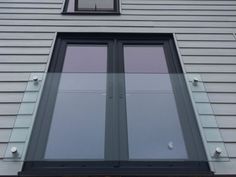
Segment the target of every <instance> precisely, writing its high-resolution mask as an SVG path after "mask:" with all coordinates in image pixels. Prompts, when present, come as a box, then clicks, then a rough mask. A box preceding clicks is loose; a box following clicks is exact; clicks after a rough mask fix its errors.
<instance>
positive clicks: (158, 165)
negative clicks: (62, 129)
mask: <svg viewBox="0 0 236 177" xmlns="http://www.w3.org/2000/svg"><path fill="white" fill-rule="evenodd" d="M116 39H119V40H120V41H122V42H121V43H117V46H116V47H117V48H119V50H118V53H115V52H114V48H113V46H112V45H111V43H112V42H111V41H113V40H116ZM78 41H79V43H81V42H82V43H83V44H107V45H108V58H109V57H116V56H114V55H117V57H118V58H119V57H120V56H122V55H124V54H123V50H122V47H121V45H122V44H132V45H133V44H140V43H142V44H144V45H145V44H155V45H156V44H160V45H163V46H165V47H164V51H165V54H166V58H167V59H166V60H167V65H168V68H171V70H170V73H173V74H182V73H183V70H182V67H181V63H180V61H179V58H178V55H177V50H176V46H175V43H174V40H173V35H172V34H142V35H140V34H137V33H133V34H132V33H124V34H116V33H114V34H113V33H110V34H105V33H100V34H97V33H96V34H95V33H58V35H57V41H56V44H55V47H54V51H53V55H52V60H51V62H50V65H49V72H55V73H60V72H61V71H62V67H63V62H64V56H65V50H66V46H67V45H68V44H77V43H78ZM114 53H115V54H114ZM122 66H123V64H120V65H117V60H116V59H114V61H113V62H110V64H109V63H108V65H107V71H108V73H114V71H115V73H122V72H124V68H122ZM114 68H116V69H114ZM58 77H59V76H58ZM179 79H180V80H178V81H179V82H180V83H181V84H179V86H180V85H181V86H180V87H179V86H178V88H176V89H179V91H180V92H185V93H188V90H187V86H186V85H183V83H185V84H186V82H185V80H184V79H183V78H179ZM59 80H60V78H58V79H55V76H54V77H53V78H51V77H50V76H48V77H47V78H46V81H45V82H46V83H45V86H44V88H43V93H44V94H43V95H42V98H41V101H40V104H39V108H38V112H37V115H36V120H35V123H34V127H33V132H32V135H31V138H30V143H29V147H28V151H27V155H26V160H25V162H24V165H23V170H22V172H20V173H19V174H20V175H23V176H24V175H30V176H63V175H66V176H69V175H86V176H97V175H104V176H107V175H108V176H109V175H121V176H126V175H132V176H133V175H139V176H151V175H152V176H153V175H156V176H159V175H169V176H171V175H185V176H196V175H199V176H208V175H211V174H212V173H211V172H210V169H209V165H208V162H207V160H202V161H180V162H178V161H173V162H167V161H166V162H164V161H161V162H150V161H147V162H132V163H131V162H126V161H121V162H114V161H103V162H88V161H86V162H81V161H79V162H75V161H73V162H72V161H67V162H60V161H55V162H49V161H43V160H42V161H40V160H34V159H41V158H42V157H43V156H42V155H44V152H45V151H43V149H44V148H42V146H45V143H46V140H45V137H47V136H48V133H49V130H50V121H51V119H52V116H50V115H51V114H52V111H53V108H54V107H53V106H54V104H52V102H53V100H52V99H50V100H48V95H49V94H50V96H51V97H56V94H57V91H56V90H57V86H58V84H59ZM178 81H177V82H178ZM174 82H176V80H175V81H174ZM48 83H50V84H48ZM48 85H49V86H50V87H48ZM52 85H53V87H51V86H52ZM177 85H178V84H177ZM181 96H183V95H181ZM184 97H185V98H184V99H185V101H184V103H191V98H190V96H186V94H185V95H184ZM54 101H55V100H54ZM45 103H47V104H45ZM48 105H51V107H50V106H49V107H48ZM177 105H178V106H181V107H182V108H180V109H182V110H183V111H185V114H187V115H188V118H189V119H190V120H186V119H185V120H184V119H180V121H181V125H182V124H185V123H186V121H188V123H189V122H191V124H192V126H191V128H190V127H189V128H187V129H185V131H186V132H187V133H186V132H183V135H184V136H186V137H185V140H186V138H187V139H189V138H193V137H194V138H196V139H195V140H194V142H197V143H195V144H190V146H195V147H194V148H196V149H198V152H200V154H201V155H202V156H204V157H205V158H206V154H205V149H204V146H203V142H202V139H201V135H200V132H199V129H198V126H197V122H196V118H195V115H194V110H193V107H192V105H189V104H177ZM46 107H47V108H46ZM186 107H188V109H186ZM178 109H179V108H178ZM45 110H51V111H49V112H48V111H47V113H48V114H46V115H45ZM50 117H51V119H50ZM42 127H43V132H42V131H41V130H42ZM190 132H192V133H193V132H194V133H195V135H194V136H193V137H192V136H188V134H189V133H190ZM42 140H44V143H41V142H42ZM39 142H40V143H39ZM191 148H192V147H190V149H191ZM37 149H38V150H37ZM191 153H192V152H191ZM193 158H194V157H193ZM206 159H207V158H206Z"/></svg>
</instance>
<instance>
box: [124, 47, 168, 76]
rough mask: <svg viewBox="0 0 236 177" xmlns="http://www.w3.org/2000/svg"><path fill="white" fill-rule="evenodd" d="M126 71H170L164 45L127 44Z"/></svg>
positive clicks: (125, 55) (125, 52)
mask: <svg viewBox="0 0 236 177" xmlns="http://www.w3.org/2000/svg"><path fill="white" fill-rule="evenodd" d="M124 58H125V72H126V73H168V69H167V64H166V58H165V53H164V49H163V47H162V46H154V45H153V46H152V45H145V46H140V45H137V46H135V45H125V46H124Z"/></svg>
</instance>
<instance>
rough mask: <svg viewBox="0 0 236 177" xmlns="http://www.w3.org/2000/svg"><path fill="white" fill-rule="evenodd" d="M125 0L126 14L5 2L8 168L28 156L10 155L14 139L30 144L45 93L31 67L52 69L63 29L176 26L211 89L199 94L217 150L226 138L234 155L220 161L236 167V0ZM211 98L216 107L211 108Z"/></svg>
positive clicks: (2, 121)
mask: <svg viewBox="0 0 236 177" xmlns="http://www.w3.org/2000/svg"><path fill="white" fill-rule="evenodd" d="M121 4H122V6H121V9H122V12H121V13H122V14H121V15H111V16H99V15H97V16H88V15H82V16H76V15H61V11H62V5H63V0H1V1H0V175H15V174H16V173H17V172H18V171H19V170H20V168H21V163H20V162H9V163H6V162H4V161H3V159H4V157H6V156H8V155H10V154H9V147H11V145H13V144H12V143H17V146H19V148H20V149H21V151H22V152H23V149H25V147H24V143H25V141H26V139H27V137H28V136H29V126H30V125H31V124H32V122H31V120H32V113H33V112H34V103H35V102H36V100H37V93H38V90H37V88H35V87H34V86H32V85H31V86H29V85H28V80H29V79H30V77H31V73H43V72H45V71H46V69H47V64H48V62H49V58H50V52H51V50H52V43H53V40H54V36H55V32H131V33H132V32H140V33H175V37H176V40H177V45H178V48H179V53H180V56H181V60H182V62H183V64H184V69H185V71H186V72H187V73H188V74H198V75H199V74H200V76H201V79H202V81H203V84H204V89H205V91H200V92H199V93H196V95H197V96H196V97H195V99H196V100H195V101H196V104H197V105H200V106H199V108H198V110H199V116H200V118H201V123H202V127H203V129H204V132H205V134H206V135H205V136H206V139H207V143H208V146H209V147H207V148H208V150H209V151H210V153H211V154H212V153H213V152H214V148H215V147H216V146H219V145H223V147H224V148H225V149H226V151H225V152H224V156H225V157H229V160H228V161H227V162H214V166H215V172H216V174H236V136H235V135H236V38H235V36H234V35H233V33H235V32H236V1H234V0H121ZM26 89H28V90H29V91H30V93H28V94H29V95H28V96H25V94H24V92H25V90H26ZM206 94H207V99H206V97H204V96H206ZM207 104H210V108H211V110H212V112H211V111H209V110H208V112H206V109H205V107H204V106H205V105H207ZM19 112H20V113H22V115H21V116H20V119H19ZM214 121H215V122H214ZM13 127H15V128H14V131H13ZM12 133H13V135H12ZM219 143H221V144H219ZM14 145H15V144H14ZM1 159H2V160H1Z"/></svg>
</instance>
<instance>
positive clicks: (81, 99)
mask: <svg viewBox="0 0 236 177" xmlns="http://www.w3.org/2000/svg"><path fill="white" fill-rule="evenodd" d="M105 93H106V74H79V75H78V74H72V73H67V74H65V73H64V74H62V75H61V80H60V84H59V90H58V94H57V98H56V102H55V108H54V112H53V117H52V123H51V128H50V133H49V138H48V143H47V148H46V153H45V158H46V159H50V160H51V159H56V160H62V159H63V160H68V159H70V160H71V159H77V160H78V159H81V160H97V159H100V160H103V159H104V148H105V147H104V144H105V113H106V111H105V110H106V94H105Z"/></svg>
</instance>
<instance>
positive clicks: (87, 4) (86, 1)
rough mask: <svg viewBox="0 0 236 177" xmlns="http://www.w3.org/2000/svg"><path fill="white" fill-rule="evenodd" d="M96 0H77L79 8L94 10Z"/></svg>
mask: <svg viewBox="0 0 236 177" xmlns="http://www.w3.org/2000/svg"><path fill="white" fill-rule="evenodd" d="M95 7H96V0H78V9H79V10H95Z"/></svg>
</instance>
